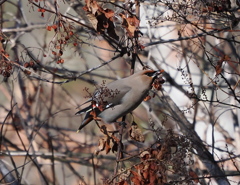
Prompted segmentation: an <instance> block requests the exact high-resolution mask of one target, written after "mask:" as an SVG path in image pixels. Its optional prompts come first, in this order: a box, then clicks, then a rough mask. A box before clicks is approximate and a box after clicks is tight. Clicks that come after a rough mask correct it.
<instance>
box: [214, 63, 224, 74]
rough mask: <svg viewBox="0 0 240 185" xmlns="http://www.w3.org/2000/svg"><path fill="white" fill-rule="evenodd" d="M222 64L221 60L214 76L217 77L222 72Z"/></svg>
mask: <svg viewBox="0 0 240 185" xmlns="http://www.w3.org/2000/svg"><path fill="white" fill-rule="evenodd" d="M222 63H223V61H222V60H220V61H218V63H217V65H216V67H215V71H216V75H219V74H220V73H221V72H222Z"/></svg>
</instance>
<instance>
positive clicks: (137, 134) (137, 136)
mask: <svg viewBox="0 0 240 185" xmlns="http://www.w3.org/2000/svg"><path fill="white" fill-rule="evenodd" d="M129 133H130V137H131V138H132V139H133V140H135V141H139V142H144V141H145V138H144V135H143V133H142V131H141V129H139V128H138V125H137V124H136V123H135V122H133V123H132V126H131V128H130V130H129Z"/></svg>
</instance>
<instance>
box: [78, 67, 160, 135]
mask: <svg viewBox="0 0 240 185" xmlns="http://www.w3.org/2000/svg"><path fill="white" fill-rule="evenodd" d="M160 73H161V72H160V71H154V70H142V71H139V72H137V73H135V74H133V75H131V76H129V77H126V78H123V79H120V80H116V81H113V82H110V83H109V84H107V85H106V86H105V87H102V88H99V89H97V90H96V91H95V93H94V95H93V97H92V98H91V99H90V100H88V101H87V102H85V103H84V104H86V103H89V102H90V103H91V105H89V106H88V107H86V108H84V109H82V110H80V111H78V112H77V113H76V115H79V114H82V113H86V115H85V118H84V120H83V122H82V124H81V125H80V127H79V129H78V131H80V130H81V129H82V128H83V127H84V126H86V125H87V124H88V123H89V122H90V121H92V120H93V119H95V120H100V119H101V120H103V121H104V122H106V123H113V122H115V121H116V120H117V119H118V118H120V117H122V116H125V115H126V114H127V113H130V112H132V111H133V110H134V109H135V108H137V106H138V105H139V104H140V103H141V102H142V101H143V100H144V98H145V97H146V96H147V94H148V92H149V90H150V89H151V88H152V83H153V81H154V79H155V78H156V77H157V76H158V75H159V74H160Z"/></svg>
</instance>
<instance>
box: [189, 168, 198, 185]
mask: <svg viewBox="0 0 240 185" xmlns="http://www.w3.org/2000/svg"><path fill="white" fill-rule="evenodd" d="M189 176H190V177H192V178H193V179H194V180H193V181H194V182H196V183H199V177H198V175H197V174H196V173H195V172H194V171H192V170H189Z"/></svg>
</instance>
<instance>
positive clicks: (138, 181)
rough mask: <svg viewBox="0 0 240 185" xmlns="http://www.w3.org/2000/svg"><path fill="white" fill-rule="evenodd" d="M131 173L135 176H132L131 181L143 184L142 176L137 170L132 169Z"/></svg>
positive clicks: (137, 184) (135, 183)
mask: <svg viewBox="0 0 240 185" xmlns="http://www.w3.org/2000/svg"><path fill="white" fill-rule="evenodd" d="M131 173H132V175H133V177H131V181H132V182H133V184H134V185H141V180H142V178H141V176H140V175H139V174H138V173H137V172H135V171H132V170H131Z"/></svg>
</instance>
